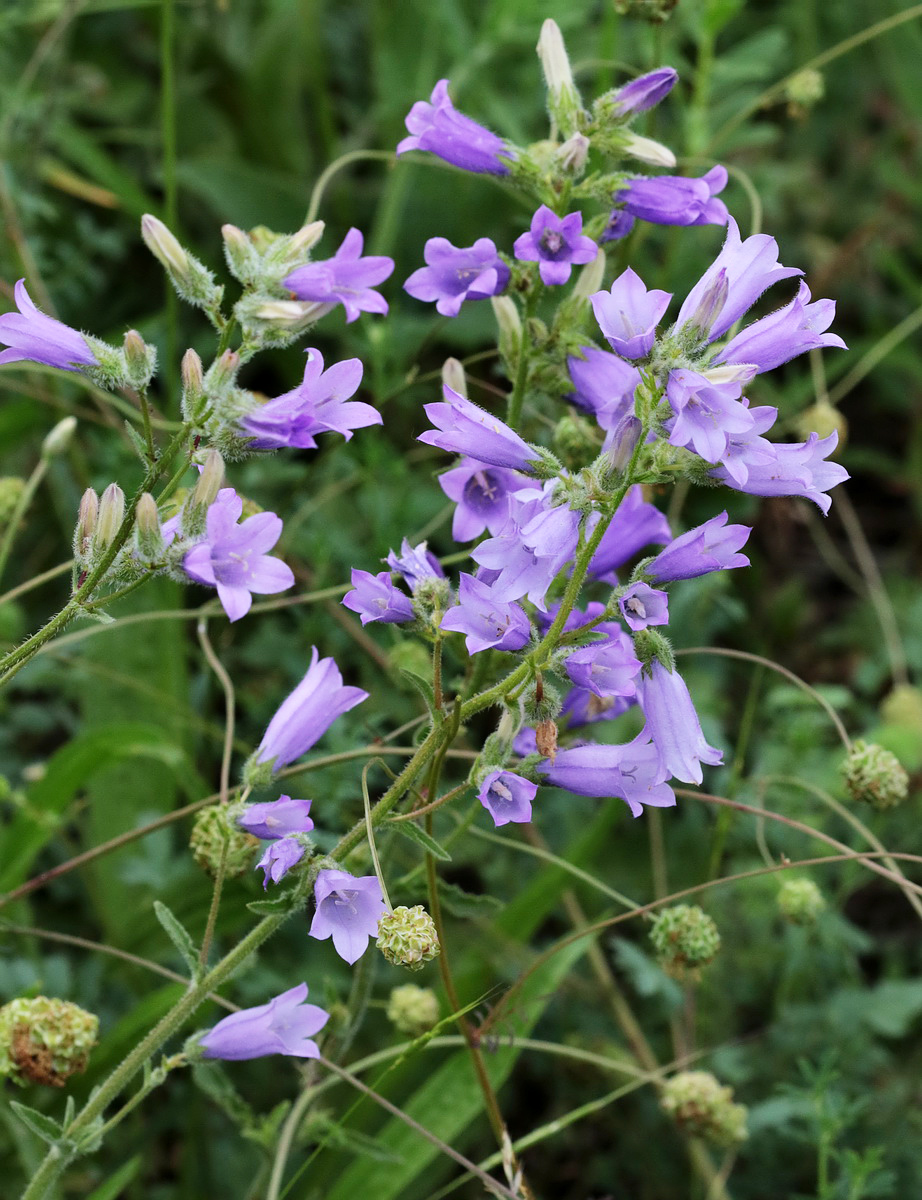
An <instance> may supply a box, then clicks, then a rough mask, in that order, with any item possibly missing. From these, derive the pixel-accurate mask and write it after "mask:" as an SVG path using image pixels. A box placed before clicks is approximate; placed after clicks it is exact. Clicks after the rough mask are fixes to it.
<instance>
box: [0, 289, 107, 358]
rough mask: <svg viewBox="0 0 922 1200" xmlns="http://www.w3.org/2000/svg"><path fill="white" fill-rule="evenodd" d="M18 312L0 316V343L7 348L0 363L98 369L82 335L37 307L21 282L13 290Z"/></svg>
mask: <svg viewBox="0 0 922 1200" xmlns="http://www.w3.org/2000/svg"><path fill="white" fill-rule="evenodd" d="M13 295H14V296H15V298H16V307H17V308H18V309H19V312H7V313H3V314H2V316H0V342H5V343H6V345H7V346H8V347H9V349H8V350H4V351H3V352H2V353H0V363H11V362H36V363H43V364H44V365H45V366H46V367H58V368H59V369H60V370H62V371H79V370H80V368H81V367H97V366H99V362H98V361H97V358H96V355H95V354H94V353H93V351H92V350H91V349H90V346H89V343H88V342H87V340H86V338H85V337H84V336H83V334H82V333H78V332H77V330H76V329H71V327H70V326H69V325H65V324H64V323H63V321H56V320H55V318H54V317H49V316H48V314H47V313H43V312H42V311H41V310H40V309H38V308H36V307H35V305H34V304H33V303H32V300H31V299H30V297H29V293H28V292H27V291H26V281H25V280H24V279H20V280H19V282H18V283H17V284H16V286H15V288H14V289H13Z"/></svg>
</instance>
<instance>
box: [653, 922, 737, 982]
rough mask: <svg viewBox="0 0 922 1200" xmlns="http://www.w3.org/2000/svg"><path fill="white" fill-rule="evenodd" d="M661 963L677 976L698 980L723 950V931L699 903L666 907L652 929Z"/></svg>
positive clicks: (665, 968) (666, 969)
mask: <svg viewBox="0 0 922 1200" xmlns="http://www.w3.org/2000/svg"><path fill="white" fill-rule="evenodd" d="M650 941H651V942H652V943H653V948H654V949H655V950H656V954H657V958H658V959H659V964H660V966H661V967H662V968H663V970H664V971H665V972H666V973H667V974H669V975H672V976H673V977H674V978H675V979H682V980H684V979H692V980H696V979H697V978H698V975H699V973H700V970H701V968H702V967H706V966H707V965H708V963H709V962H711V961H712V960H713V959H714V957H715V956H716V954H717V952H718V950H719V949H720V933H719V932H718V929H717V926H716V925H715V924H714V922H713V921H712V920H711V918H710V917H709V916H708V915H707V913H706V912H704V911H703V909H700V908H699V907H698V906H697V905H696V904H675V905H673V906H672V907H671V908H664V909H663V911H662V912H661V913H659V914H658V915H657V917H656V919H655V920H654V922H653V925H652V927H651V929H650Z"/></svg>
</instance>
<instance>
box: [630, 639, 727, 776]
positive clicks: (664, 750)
mask: <svg viewBox="0 0 922 1200" xmlns="http://www.w3.org/2000/svg"><path fill="white" fill-rule="evenodd" d="M637 700H638V703H639V704H640V707H641V709H642V710H643V715H644V718H645V720H646V725H645V726H644V733H643V735H642V736H645V737H647V738H652V740H653V745H654V746H655V747H656V749H657V752H658V753H659V756H660V762H661V764H662V767H663V770H664V771H665V773H666V776H667V777H668V776H670V775H671V776H672V777H673V778H675V779H681V780H683V781H684V782H685V783H700V782H701V778H702V772H701V764H702V763H708V764H710V765H711V766H716V765H717V764H718V763H722V762H723V760H724V756H723V751H722V750H718V749H717V748H716V747H714V746H709V745H708V743H707V742H706V741H705V738H704V734H703V733H702V731H701V722H700V721H699V720H698V714H697V713H696V712H695V706H694V704H692V699H691V696H690V695H689V694H688V688H687V687H686V686H685V680H684V679H683V678H682V676H681V675H680V674H679V673H678V671H670V670H669V669H668V667H664V666H663V664H662V663H661V662H660V661H659V659H654V660H653V662H652V664H651V666H650V667H649V668H645V669H644V670H643V672H642V673H641V676H640V679H639V680H638V681H637Z"/></svg>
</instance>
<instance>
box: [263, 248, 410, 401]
mask: <svg viewBox="0 0 922 1200" xmlns="http://www.w3.org/2000/svg"><path fill="white" fill-rule="evenodd" d="M364 244H365V240H364V238H363V237H362V234H361V233H360V231H359V230H358V229H355V228H353V229H350V230H349V232H348V233H347V234H346V236H345V237H344V238H343V241H342V244H341V246H340V247H339V249H338V250H337V251H336V253H335V254H334V255H333V257H332V258H327V259H322V260H320V261H318V262H311V263H307V264H306V265H305V266H303V267H297V268H296V269H295V270H294V271H292V272H291V274H290V275H286V276H285V278H284V279H283V280H282V283H283V284H284V286H285V287H287V288H288V289H289V290H290V291H291V292H293V293H294V295H295V296H296V297H297V299H298V300H312V301H314V302H315V303H318V304H329V305H331V306H332V305H335V304H341V305H342V306H343V307H344V308H345V310H346V323H347V324H348V323H350V322H351V321H354V320H355V319H356V318H357V317H358V315H359V313H362V312H370V313H386V312H387V301H386V300H385V299H384V297H383V296H382V295H381V294H380V293H379V292H376V291H374V288H375V286H376V285H377V284H379V283H383V282H384V280H385V279H387V277H388V276H389V275H390V274H391V272H392V271H393V269H394V260H393V259H392V258H387V257H386V256H385V255H383V254H370V255H365V256H364V257H363V256H362V248H363V246H364ZM350 394H351V393H350Z"/></svg>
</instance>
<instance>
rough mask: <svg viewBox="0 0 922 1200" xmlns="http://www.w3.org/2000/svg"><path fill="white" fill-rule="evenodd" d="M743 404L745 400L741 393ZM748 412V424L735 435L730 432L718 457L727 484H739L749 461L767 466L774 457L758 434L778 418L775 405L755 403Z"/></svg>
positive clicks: (746, 472) (772, 451) (738, 486)
mask: <svg viewBox="0 0 922 1200" xmlns="http://www.w3.org/2000/svg"><path fill="white" fill-rule="evenodd" d="M741 403H743V404H745V405H747V406H748V404H749V401H748V400H746V398H745V397H744V398H743V400H742V402H741ZM749 412H750V415H751V416H752V428H751V429H750V430H749V431H748V432H747V433H745V434H741V435H740V436H739V437H733V436H731V437H730V438H728V440H727V449H726V450H725V451H724V454H723V457H722V458H721V465H722V468H723V469H725V470H726V476H721V478H723V479H724V482H725V483H727V484H728V486H729V487H735V488H741V487H742V486H743V485H744V484H745V483H746V480H747V479H748V478H749V468H750V466H751V465H753V464H761V465H762V466H767V465H770V464H772V463H774V462H775V461H776V455H775V447H774V445H773V444H772V443H771V442H770V441H768V440H767V439H766V438H764V437H761V436H760V434H763V433H767V432H768V431H769V430H770V429H771V427H772V426H773V425H774V423H775V421H776V420H777V419H778V410H777V408H772V407H771V406H769V405H765V404H763V405H757V406H756V407H755V408H750V409H749Z"/></svg>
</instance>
